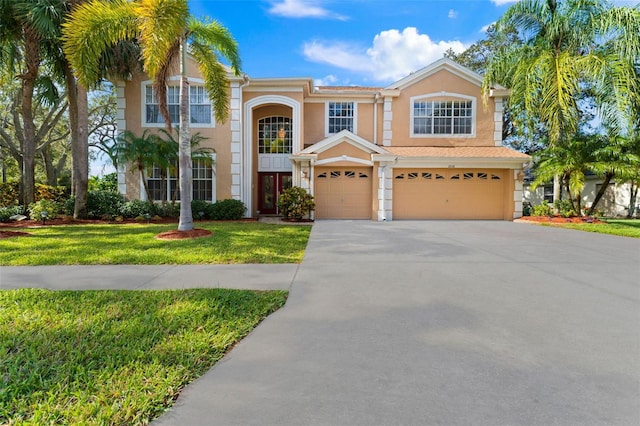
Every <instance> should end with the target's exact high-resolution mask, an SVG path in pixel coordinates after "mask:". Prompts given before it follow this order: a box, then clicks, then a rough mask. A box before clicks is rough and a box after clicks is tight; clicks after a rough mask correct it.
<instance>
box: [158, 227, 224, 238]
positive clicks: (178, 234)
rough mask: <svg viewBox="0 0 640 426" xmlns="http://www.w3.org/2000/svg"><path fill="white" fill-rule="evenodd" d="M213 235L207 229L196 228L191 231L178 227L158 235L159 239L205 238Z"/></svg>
mask: <svg viewBox="0 0 640 426" xmlns="http://www.w3.org/2000/svg"><path fill="white" fill-rule="evenodd" d="M211 235H212V232H211V231H207V230H206V229H199V228H194V229H192V230H191V231H178V230H177V229H174V230H171V231H166V232H161V233H159V234H158V235H156V239H157V240H184V239H187V238H204V237H209V236H211Z"/></svg>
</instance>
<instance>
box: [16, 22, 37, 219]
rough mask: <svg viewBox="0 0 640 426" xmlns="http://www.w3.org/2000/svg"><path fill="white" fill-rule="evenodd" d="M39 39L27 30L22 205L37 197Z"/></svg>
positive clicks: (23, 110)
mask: <svg viewBox="0 0 640 426" xmlns="http://www.w3.org/2000/svg"><path fill="white" fill-rule="evenodd" d="M39 44H40V43H39V40H38V37H37V36H36V35H35V34H34V33H33V31H32V30H30V29H29V28H26V29H25V53H26V57H25V62H26V68H27V69H26V72H25V73H24V75H23V76H22V132H23V146H22V168H21V172H22V179H21V180H22V191H23V192H22V203H23V204H24V206H25V207H26V206H28V205H29V204H31V203H33V202H34V197H35V185H36V181H35V157H36V126H35V123H34V119H33V91H34V88H35V83H36V79H37V78H38V69H39V67H40V53H39V52H40V46H39Z"/></svg>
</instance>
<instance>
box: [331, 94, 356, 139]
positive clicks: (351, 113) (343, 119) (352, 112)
mask: <svg viewBox="0 0 640 426" xmlns="http://www.w3.org/2000/svg"><path fill="white" fill-rule="evenodd" d="M342 130H348V131H350V132H352V133H356V104H355V102H328V103H327V135H332V134H334V133H338V132H340V131H342Z"/></svg>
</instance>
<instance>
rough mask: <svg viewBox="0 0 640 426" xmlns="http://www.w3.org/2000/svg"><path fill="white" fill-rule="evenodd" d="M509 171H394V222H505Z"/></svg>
mask: <svg viewBox="0 0 640 426" xmlns="http://www.w3.org/2000/svg"><path fill="white" fill-rule="evenodd" d="M505 176H506V174H505V171H504V170H491V169H489V170H485V169H469V170H463V169H394V171H393V218H394V219H503V218H504V206H505V204H504V203H505V184H506V180H505Z"/></svg>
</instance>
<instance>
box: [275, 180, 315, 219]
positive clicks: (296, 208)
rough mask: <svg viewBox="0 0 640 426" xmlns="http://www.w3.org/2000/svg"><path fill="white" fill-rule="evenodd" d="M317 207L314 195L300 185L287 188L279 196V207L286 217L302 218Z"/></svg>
mask: <svg viewBox="0 0 640 426" xmlns="http://www.w3.org/2000/svg"><path fill="white" fill-rule="evenodd" d="M315 207H316V203H314V202H313V196H312V195H311V194H309V193H308V192H307V191H305V190H304V189H302V188H300V187H299V186H294V187H291V188H288V189H285V190H284V191H282V192H281V193H280V196H279V198H278V209H279V210H280V213H282V215H283V216H284V217H285V218H286V219H296V220H300V219H302V218H303V217H304V216H307V215H308V214H309V213H311V211H312V210H313V209H314V208H315Z"/></svg>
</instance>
